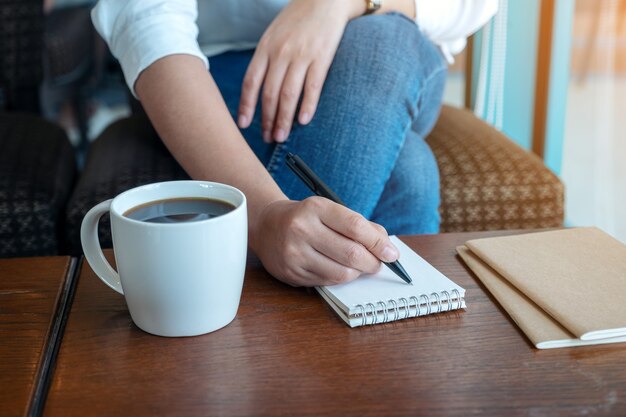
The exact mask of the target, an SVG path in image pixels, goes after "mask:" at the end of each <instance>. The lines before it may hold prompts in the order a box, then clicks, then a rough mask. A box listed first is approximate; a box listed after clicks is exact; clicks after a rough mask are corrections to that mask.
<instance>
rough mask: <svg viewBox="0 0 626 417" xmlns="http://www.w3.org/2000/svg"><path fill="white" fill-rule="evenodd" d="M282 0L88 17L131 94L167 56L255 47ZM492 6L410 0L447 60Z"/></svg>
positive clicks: (157, 2)
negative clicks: (146, 71)
mask: <svg viewBox="0 0 626 417" xmlns="http://www.w3.org/2000/svg"><path fill="white" fill-rule="evenodd" d="M313 1H314V0H313ZM338 1H342V0H338ZM363 1H365V0H363ZM287 3H288V0H99V1H98V4H97V5H96V7H95V8H94V9H93V11H92V12H91V17H92V20H93V23H94V26H95V27H96V30H97V31H98V33H100V35H101V36H102V37H103V38H104V40H105V41H106V42H107V44H108V45H109V48H110V49H111V52H112V53H113V55H114V56H115V57H116V58H117V59H118V60H119V61H120V64H121V66H122V70H123V72H124V77H125V79H126V83H127V84H128V86H129V88H130V89H131V91H133V93H134V85H135V81H136V80H137V78H138V77H139V74H141V71H143V70H144V69H146V68H147V67H148V66H150V65H151V64H152V63H153V62H155V61H156V60H158V59H160V58H163V57H165V56H167V55H173V54H189V55H194V56H197V57H198V58H200V59H201V60H202V61H203V62H204V63H205V65H206V66H207V68H208V66H209V63H208V60H207V56H208V57H211V56H214V55H217V54H220V53H222V52H226V51H232V50H243V49H250V48H254V47H255V46H256V44H257V42H258V41H259V39H260V38H261V35H263V32H264V31H265V29H266V28H267V27H268V26H269V24H270V23H271V22H272V20H273V19H274V17H276V15H277V14H278V13H279V12H280V10H281V9H282V8H283V7H284V6H285V5H286V4H287ZM497 8H498V0H415V10H416V16H417V18H416V23H417V24H418V25H419V27H420V30H421V31H422V33H423V34H424V35H425V36H427V37H428V38H429V39H430V40H431V41H432V42H433V43H435V44H436V45H437V46H439V48H440V49H441V51H442V53H443V54H444V56H446V58H447V59H448V61H450V62H451V61H452V55H453V54H456V53H459V52H460V51H461V50H463V48H464V47H465V42H466V37H467V36H469V35H470V34H472V33H473V32H475V31H476V30H478V29H479V28H480V27H481V26H482V25H484V24H485V23H486V22H487V21H488V20H489V19H490V18H491V17H492V16H493V15H494V14H495V13H496V11H497Z"/></svg>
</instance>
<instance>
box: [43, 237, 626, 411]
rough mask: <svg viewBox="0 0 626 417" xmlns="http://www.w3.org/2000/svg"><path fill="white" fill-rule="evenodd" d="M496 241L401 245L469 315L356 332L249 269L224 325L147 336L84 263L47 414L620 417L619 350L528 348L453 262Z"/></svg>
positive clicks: (427, 240)
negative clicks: (463, 302) (461, 299)
mask: <svg viewBox="0 0 626 417" xmlns="http://www.w3.org/2000/svg"><path fill="white" fill-rule="evenodd" d="M494 234H495V233H468V234H447V235H433V236H414V237H407V238H404V240H405V242H407V243H408V244H409V246H411V247H412V248H413V249H415V250H416V251H417V252H418V253H420V254H421V255H422V256H423V257H424V258H426V259H427V260H428V261H430V262H431V263H432V264H433V265H434V266H435V267H437V268H438V269H439V270H440V271H441V272H443V273H444V274H445V275H447V276H448V277H450V278H451V279H452V280H454V281H455V282H457V283H458V284H460V285H461V286H463V287H464V288H466V290H467V293H466V297H467V298H466V299H467V305H468V308H467V310H466V311H462V312H450V313H443V314H439V315H432V316H427V317H422V318H418V319H408V320H403V321H398V322H393V323H387V324H382V325H376V326H369V327H359V328H355V329H350V328H349V327H348V326H347V325H346V324H345V323H344V322H343V321H341V320H340V319H339V318H338V317H336V316H335V314H334V313H333V312H332V310H331V309H330V308H329V307H328V306H327V305H326V304H325V303H324V302H323V301H322V299H321V298H320V297H319V296H318V295H317V294H316V293H315V292H314V291H312V290H307V289H303V288H291V287H288V286H286V285H283V284H282V283H280V282H278V281H276V280H275V279H273V278H272V277H270V276H269V275H268V274H267V273H266V272H265V271H264V270H263V269H262V268H261V267H260V265H259V264H258V261H257V262H255V261H254V260H251V261H249V267H248V269H247V272H246V279H245V284H244V293H243V296H242V300H241V306H240V308H239V312H238V315H237V317H236V319H235V320H234V321H233V322H232V323H231V324H230V325H229V326H227V327H225V328H224V329H221V330H219V331H217V332H214V333H212V334H207V335H203V336H198V337H192V338H176V339H168V338H162V337H157V336H152V335H149V334H146V333H144V332H142V331H141V330H139V329H138V328H137V327H135V326H134V325H133V323H132V321H131V318H130V316H129V314H128V311H127V308H126V305H125V303H124V299H123V297H122V296H120V295H119V294H116V293H115V292H113V291H111V290H110V289H108V288H107V287H105V285H104V284H102V283H101V282H100V281H99V280H98V279H97V278H96V277H95V276H94V274H93V272H92V271H91V270H90V269H89V267H88V266H87V264H86V263H85V265H84V266H83V270H82V273H81V275H80V279H79V282H78V288H77V293H76V298H75V301H74V304H73V307H72V310H71V313H70V317H69V321H68V324H67V329H66V332H65V337H64V340H63V343H62V345H61V350H60V353H59V357H58V362H57V366H56V370H55V374H54V379H53V383H52V386H51V389H50V392H49V395H48V401H47V403H46V407H45V409H44V415H45V416H49V417H50V416H64V417H66V416H90V415H102V416H104V415H107V416H108V415H111V416H113V415H116V416H117V415H129V416H131V415H132V416H155V415H167V416H199V415H203V416H418V415H425V416H451V415H458V416H468V415H481V416H515V415H526V416H543V415H549V416H560V415H562V416H571V415H594V416H595V415H626V400H625V398H624V396H625V395H626V367H625V366H624V364H626V345H625V344H618V345H604V346H597V347H578V348H569V349H558V350H546V351H541V350H537V349H535V348H534V347H533V346H532V345H531V344H530V343H529V342H528V340H527V339H526V338H525V336H524V335H523V334H522V333H521V332H520V331H519V330H518V329H517V327H516V326H515V324H514V323H513V322H512V321H511V320H510V319H509V318H508V316H506V314H505V313H503V310H501V309H500V308H499V306H497V304H495V302H494V300H493V299H492V298H491V297H490V296H489V295H487V294H486V293H485V290H484V289H483V288H482V287H481V285H480V284H478V283H477V280H475V279H474V278H473V276H472V275H471V273H470V272H468V270H467V269H466V268H465V267H464V265H463V264H462V262H461V261H460V259H458V257H457V256H456V253H455V249H454V248H455V247H456V246H457V245H459V244H461V243H463V242H465V241H466V240H468V239H470V238H476V237H486V236H491V235H494Z"/></svg>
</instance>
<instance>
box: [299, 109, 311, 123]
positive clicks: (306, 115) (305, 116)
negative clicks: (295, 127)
mask: <svg viewBox="0 0 626 417" xmlns="http://www.w3.org/2000/svg"><path fill="white" fill-rule="evenodd" d="M310 121H311V115H309V113H306V112H304V113H302V115H301V116H300V124H301V125H305V124H307V123H309V122H310Z"/></svg>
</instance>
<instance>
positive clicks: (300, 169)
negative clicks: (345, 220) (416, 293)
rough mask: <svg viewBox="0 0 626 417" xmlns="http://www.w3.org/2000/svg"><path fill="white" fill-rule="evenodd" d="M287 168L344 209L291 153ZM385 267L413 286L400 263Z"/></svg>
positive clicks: (322, 183)
mask: <svg viewBox="0 0 626 417" xmlns="http://www.w3.org/2000/svg"><path fill="white" fill-rule="evenodd" d="M286 161H287V166H288V167H289V168H291V170H292V171H293V172H294V173H295V174H296V175H297V176H298V178H300V179H301V180H302V182H304V183H305V184H306V186H307V187H309V188H310V189H311V191H313V192H314V193H315V194H317V195H319V196H320V197H325V198H327V199H329V200H331V201H334V202H335V203H337V204H341V205H342V206H344V207H347V206H346V203H344V202H343V201H341V199H340V198H339V196H338V195H337V194H335V192H334V191H333V190H331V189H330V188H329V187H328V185H326V184H324V181H322V180H321V179H320V178H319V177H318V176H317V175H316V174H315V172H313V170H312V169H311V168H309V166H308V165H307V164H305V163H304V161H303V160H302V159H301V158H300V157H299V156H298V155H294V154H292V153H291V152H288V153H287V157H286ZM384 264H385V265H387V266H388V267H389V269H391V270H392V271H393V272H395V274H396V275H398V276H399V277H400V278H402V280H403V281H404V282H406V283H407V284H411V285H413V280H412V279H411V277H410V276H409V274H408V273H407V272H406V270H405V269H404V268H403V267H402V265H401V264H400V262H398V261H394V262H384Z"/></svg>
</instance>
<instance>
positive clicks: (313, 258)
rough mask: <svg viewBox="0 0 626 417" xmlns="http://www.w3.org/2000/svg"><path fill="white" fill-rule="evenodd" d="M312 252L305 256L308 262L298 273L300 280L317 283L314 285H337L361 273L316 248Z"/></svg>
mask: <svg viewBox="0 0 626 417" xmlns="http://www.w3.org/2000/svg"><path fill="white" fill-rule="evenodd" d="M312 252H313V253H311V254H308V256H306V257H305V259H306V262H305V263H304V264H303V266H302V268H301V270H300V271H299V273H298V275H299V278H300V282H302V281H306V282H311V283H315V284H313V285H336V284H343V283H346V282H349V281H352V280H354V279H356V278H358V276H359V275H361V271H359V270H358V269H355V268H350V267H348V266H346V265H343V264H341V263H339V262H336V261H335V260H333V259H330V258H328V257H327V256H325V255H324V254H321V253H319V252H316V251H314V250H312Z"/></svg>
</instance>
